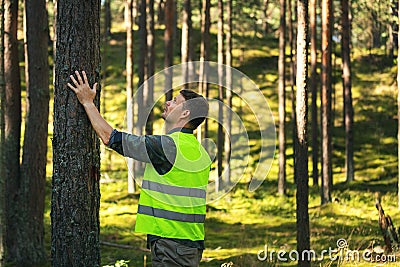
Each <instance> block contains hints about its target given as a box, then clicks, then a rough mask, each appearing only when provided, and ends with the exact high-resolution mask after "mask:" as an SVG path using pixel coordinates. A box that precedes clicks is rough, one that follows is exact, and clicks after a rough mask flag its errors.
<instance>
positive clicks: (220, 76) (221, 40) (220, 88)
mask: <svg viewBox="0 0 400 267" xmlns="http://www.w3.org/2000/svg"><path fill="white" fill-rule="evenodd" d="M217 40H218V41H217V42H218V134H217V161H218V164H217V171H218V178H217V179H216V185H215V190H216V191H217V192H218V191H219V190H221V189H222V187H223V185H222V171H223V168H222V162H223V150H224V132H223V127H222V125H223V122H224V114H223V102H224V87H223V79H224V78H223V77H224V68H223V64H224V6H223V0H218V35H217Z"/></svg>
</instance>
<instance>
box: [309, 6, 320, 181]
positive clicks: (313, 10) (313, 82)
mask: <svg viewBox="0 0 400 267" xmlns="http://www.w3.org/2000/svg"><path fill="white" fill-rule="evenodd" d="M310 43H311V63H310V72H311V74H310V90H311V146H312V166H313V169H312V170H313V171H312V177H313V184H314V185H315V186H317V185H318V174H319V172H318V154H319V153H318V152H319V143H318V125H319V124H318V107H317V97H318V87H317V78H318V73H317V64H318V59H317V0H311V1H310Z"/></svg>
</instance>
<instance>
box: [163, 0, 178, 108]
mask: <svg viewBox="0 0 400 267" xmlns="http://www.w3.org/2000/svg"><path fill="white" fill-rule="evenodd" d="M164 10H165V13H164V14H165V31H164V48H165V52H164V68H165V69H166V70H165V71H164V74H165V86H164V90H165V100H166V101H168V100H171V99H172V94H173V90H172V70H171V69H167V68H169V67H171V66H172V65H173V61H174V32H175V26H174V21H175V4H174V0H165V7H164Z"/></svg>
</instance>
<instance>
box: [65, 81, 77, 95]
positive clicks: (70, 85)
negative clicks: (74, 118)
mask: <svg viewBox="0 0 400 267" xmlns="http://www.w3.org/2000/svg"><path fill="white" fill-rule="evenodd" d="M67 85H68V87H69V88H71V89H72V91H74V92H75V93H76V92H77V91H78V90H77V89H76V88H75V87H73V86H72V84H70V83H67Z"/></svg>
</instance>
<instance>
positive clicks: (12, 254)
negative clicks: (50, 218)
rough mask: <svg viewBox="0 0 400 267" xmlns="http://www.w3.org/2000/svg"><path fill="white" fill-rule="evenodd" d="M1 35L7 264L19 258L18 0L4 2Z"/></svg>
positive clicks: (19, 126) (19, 97)
mask: <svg viewBox="0 0 400 267" xmlns="http://www.w3.org/2000/svg"><path fill="white" fill-rule="evenodd" d="M4 14H5V19H4V31H5V32H6V33H8V34H5V35H4V79H5V83H6V88H5V89H6V92H5V94H6V100H5V113H4V119H5V136H4V137H5V146H4V153H5V154H6V155H7V164H6V174H5V179H6V192H7V195H6V198H7V200H6V216H7V221H6V225H7V229H6V244H7V261H17V262H18V259H19V257H20V254H21V251H19V244H18V242H19V240H21V238H20V237H19V233H20V228H19V226H20V224H19V222H16V220H20V219H21V218H20V213H19V209H18V203H17V201H18V192H19V188H20V182H21V177H20V140H21V85H20V70H19V56H18V39H17V29H18V0H6V1H5V12H4Z"/></svg>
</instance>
